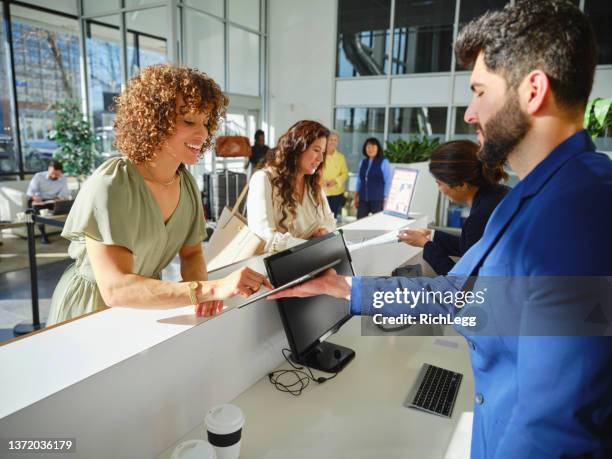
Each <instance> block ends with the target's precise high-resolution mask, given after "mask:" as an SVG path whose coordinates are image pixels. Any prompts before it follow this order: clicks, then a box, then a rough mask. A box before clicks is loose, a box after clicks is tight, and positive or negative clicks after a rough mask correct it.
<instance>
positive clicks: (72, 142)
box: [48, 100, 98, 182]
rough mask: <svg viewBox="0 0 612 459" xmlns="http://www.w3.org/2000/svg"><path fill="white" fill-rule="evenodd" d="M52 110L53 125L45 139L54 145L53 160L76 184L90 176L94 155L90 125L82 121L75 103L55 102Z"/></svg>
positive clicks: (78, 106)
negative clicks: (53, 113) (55, 145)
mask: <svg viewBox="0 0 612 459" xmlns="http://www.w3.org/2000/svg"><path fill="white" fill-rule="evenodd" d="M52 108H53V109H54V110H55V124H54V126H53V130H51V131H50V132H49V135H48V137H49V140H54V141H55V142H56V143H57V145H58V148H57V150H55V152H54V153H53V159H56V160H57V161H60V162H61V163H62V166H64V172H66V174H67V175H71V176H75V177H76V178H77V180H78V181H79V182H80V181H81V179H82V178H83V176H86V175H89V174H91V172H92V171H93V169H94V164H95V161H96V157H97V155H98V153H97V151H96V149H95V142H96V139H95V136H94V135H93V132H92V130H91V125H90V123H89V121H87V120H85V119H84V118H83V113H82V112H81V107H80V105H79V102H77V101H76V100H64V101H60V102H56V103H55V104H53V107H52Z"/></svg>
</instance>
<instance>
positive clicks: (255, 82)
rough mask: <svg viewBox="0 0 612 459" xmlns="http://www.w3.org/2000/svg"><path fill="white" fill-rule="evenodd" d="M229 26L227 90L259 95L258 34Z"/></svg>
mask: <svg viewBox="0 0 612 459" xmlns="http://www.w3.org/2000/svg"><path fill="white" fill-rule="evenodd" d="M229 28H230V33H229V49H230V52H229V92H233V93H235V94H246V95H249V96H259V35H256V34H254V33H250V32H247V31H245V30H242V29H238V28H236V27H232V26H229Z"/></svg>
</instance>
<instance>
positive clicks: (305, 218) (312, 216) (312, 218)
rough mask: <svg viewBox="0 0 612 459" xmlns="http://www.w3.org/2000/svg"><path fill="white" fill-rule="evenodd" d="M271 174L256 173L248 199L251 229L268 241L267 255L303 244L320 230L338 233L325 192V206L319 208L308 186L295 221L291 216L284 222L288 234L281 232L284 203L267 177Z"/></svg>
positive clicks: (250, 183)
mask: <svg viewBox="0 0 612 459" xmlns="http://www.w3.org/2000/svg"><path fill="white" fill-rule="evenodd" d="M266 172H267V173H266ZM271 173H272V172H271V171H270V170H269V169H262V170H259V171H257V172H255V173H254V174H253V176H252V177H251V181H250V182H249V195H248V197H247V218H248V223H249V229H250V230H251V231H253V232H254V233H255V234H257V235H258V236H259V237H261V238H262V239H264V240H265V241H266V247H265V249H266V251H267V252H278V251H281V250H284V249H286V248H288V247H291V246H293V245H296V244H300V243H302V242H304V241H305V240H306V239H309V238H310V237H311V235H312V233H313V232H315V231H316V230H317V229H319V228H325V229H326V230H328V231H333V230H335V229H336V220H335V218H334V214H333V213H332V211H331V209H330V208H329V204H328V203H327V198H326V197H325V192H324V191H323V189H322V188H321V203H322V204H317V203H315V201H314V200H313V198H312V196H311V195H310V189H309V187H308V185H306V188H305V190H304V198H303V199H302V202H301V203H299V202H298V203H297V206H296V216H295V218H293V216H292V215H291V213H288V218H287V220H285V222H284V224H285V226H286V227H288V228H289V231H286V230H284V229H281V226H280V222H281V219H282V218H283V213H282V207H281V205H282V204H281V203H282V199H281V198H280V196H278V192H277V191H274V193H273V190H272V183H271V182H270V179H269V177H268V174H271Z"/></svg>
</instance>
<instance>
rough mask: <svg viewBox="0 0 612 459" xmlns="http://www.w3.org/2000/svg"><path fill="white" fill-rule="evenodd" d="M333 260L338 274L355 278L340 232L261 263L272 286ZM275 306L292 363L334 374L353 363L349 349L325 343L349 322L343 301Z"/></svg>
mask: <svg viewBox="0 0 612 459" xmlns="http://www.w3.org/2000/svg"><path fill="white" fill-rule="evenodd" d="M335 260H340V263H338V264H337V265H336V266H335V268H334V269H335V270H336V272H337V273H338V274H341V275H345V276H353V275H354V273H353V267H352V265H351V258H350V255H349V252H348V250H347V249H346V245H345V243H344V237H343V236H342V232H341V231H334V232H333V233H330V234H327V235H325V236H322V237H318V238H316V239H312V240H310V241H308V242H305V243H303V244H300V245H298V246H295V247H292V248H290V249H287V250H285V251H283V252H279V253H276V254H274V255H271V256H269V257H267V258H266V259H265V260H264V263H265V265H266V270H267V272H268V277H269V278H270V281H271V282H272V284H274V285H282V284H285V283H287V282H289V281H291V280H293V279H296V278H298V277H300V276H303V275H305V274H307V273H309V272H311V271H313V270H315V269H316V268H318V267H320V266H324V265H326V264H329V263H332V262H334V261H335ZM277 304H278V311H279V313H280V316H281V320H282V322H283V327H284V329H285V334H286V335H287V341H288V342H289V346H290V348H291V359H292V360H293V361H294V362H296V363H299V364H301V365H306V366H308V367H310V368H315V369H318V370H321V371H327V372H330V373H335V372H338V371H340V370H341V369H342V368H344V366H345V365H346V364H347V363H348V362H350V361H351V360H352V359H353V357H354V356H355V352H354V351H353V350H352V349H349V348H347V347H344V346H340V345H338V344H334V343H329V342H327V341H325V339H326V338H327V337H328V336H330V335H331V334H332V333H335V332H336V331H337V330H338V329H339V328H340V327H341V326H342V324H344V323H345V322H346V321H347V320H348V319H349V318H350V314H349V308H348V302H347V301H346V300H341V299H337V298H332V297H331V296H328V295H319V296H315V297H310V298H283V299H280V300H277Z"/></svg>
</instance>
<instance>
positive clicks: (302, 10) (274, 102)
mask: <svg viewBox="0 0 612 459" xmlns="http://www.w3.org/2000/svg"><path fill="white" fill-rule="evenodd" d="M336 14H337V6H336V1H335V0H308V1H304V0H270V2H269V18H268V20H269V22H268V25H269V27H268V30H269V37H270V40H269V67H268V72H269V73H268V85H269V86H268V88H269V95H268V104H269V105H268V120H269V125H270V132H269V136H268V139H269V143H270V145H272V144H274V143H276V140H277V139H278V137H279V136H280V135H282V134H283V133H284V132H285V130H286V129H287V128H288V127H289V126H291V125H292V124H293V123H295V122H296V121H299V120H301V119H314V120H317V121H320V122H322V123H323V124H325V125H326V126H328V127H330V128H331V127H332V125H333V119H332V101H333V100H334V96H333V85H334V73H335V59H336Z"/></svg>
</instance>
